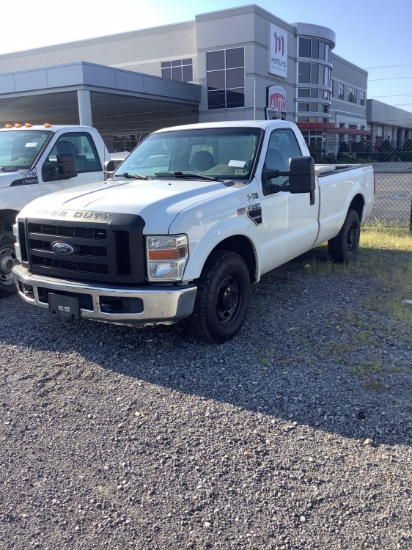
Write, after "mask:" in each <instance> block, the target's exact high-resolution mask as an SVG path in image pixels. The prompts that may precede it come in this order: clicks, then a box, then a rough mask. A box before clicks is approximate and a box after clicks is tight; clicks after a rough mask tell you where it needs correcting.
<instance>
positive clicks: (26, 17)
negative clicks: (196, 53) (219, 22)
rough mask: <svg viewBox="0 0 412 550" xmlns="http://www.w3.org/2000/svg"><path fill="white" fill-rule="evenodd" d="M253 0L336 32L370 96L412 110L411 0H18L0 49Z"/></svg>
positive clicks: (339, 48) (182, 17)
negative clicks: (365, 75)
mask: <svg viewBox="0 0 412 550" xmlns="http://www.w3.org/2000/svg"><path fill="white" fill-rule="evenodd" d="M249 4H256V5H257V6H259V7H261V8H263V9H265V10H267V11H268V12H270V13H272V14H274V15H276V16H277V17H279V18H280V19H282V20H283V21H285V22H287V23H297V22H301V23H313V24H316V25H322V26H324V27H328V28H329V29H331V30H333V31H334V32H335V33H336V46H335V49H334V50H333V51H334V53H336V54H337V55H339V56H340V57H343V58H344V59H346V60H347V61H350V62H351V63H353V64H355V65H357V66H358V67H361V68H362V69H365V70H367V71H368V73H369V81H368V92H367V97H368V99H377V100H378V101H382V102H383V103H387V104H389V105H394V106H396V107H399V108H400V109H404V110H406V111H410V112H411V113H412V1H411V0H390V1H388V0H255V1H253V0H246V1H242V0H155V1H151V2H150V1H148V0H116V1H115V2H110V3H107V2H101V0H70V2H69V3H68V4H67V5H66V6H65V7H59V4H58V3H56V0H37V1H36V2H34V1H32V0H19V1H18V2H7V7H5V8H3V17H2V30H1V33H0V55H1V54H5V53H10V52H16V51H23V50H29V49H33V48H38V47H42V46H51V45H54V44H61V43H65V42H72V41H76V40H84V39H87V38H94V37H97V36H106V35H110V34H117V33H121V32H127V31H132V30H137V29H145V28H150V27H156V26H160V25H167V24H171V23H179V22H182V21H192V20H194V19H195V16H196V14H201V13H207V12H212V11H219V10H222V9H227V8H234V7H239V6H244V5H249Z"/></svg>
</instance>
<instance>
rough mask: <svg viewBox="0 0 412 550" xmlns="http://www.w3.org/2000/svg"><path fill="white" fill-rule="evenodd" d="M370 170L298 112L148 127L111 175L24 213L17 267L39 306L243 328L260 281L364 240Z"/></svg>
mask: <svg viewBox="0 0 412 550" xmlns="http://www.w3.org/2000/svg"><path fill="white" fill-rule="evenodd" d="M373 201H374V174H373V170H372V167H371V166H369V165H364V166H356V167H354V166H343V167H338V166H336V167H335V166H328V167H325V166H321V167H319V168H318V174H317V175H316V174H315V167H314V163H313V158H312V157H310V156H309V153H308V149H307V146H306V144H305V141H304V139H303V137H302V135H301V133H300V131H299V129H298V128H297V126H296V125H295V124H294V123H290V122H286V121H241V122H222V123H217V122H216V123H207V124H195V125H187V126H177V127H174V128H166V129H163V130H159V131H156V132H154V133H153V134H151V135H150V136H149V137H148V138H146V139H145V140H144V141H143V142H142V143H141V144H139V145H138V146H137V147H136V148H135V149H134V151H133V152H132V153H131V154H130V155H129V156H128V157H127V158H126V159H125V161H124V162H123V163H122V164H121V165H120V167H119V168H118V169H117V171H116V172H114V174H113V175H112V177H111V178H109V179H108V180H107V181H105V182H101V183H100V184H96V183H94V184H93V185H89V186H85V187H82V188H81V189H75V190H68V191H62V192H58V193H54V194H52V195H49V196H48V197H45V198H43V199H41V200H35V201H34V202H32V203H31V204H30V205H28V206H27V207H26V208H24V209H23V210H22V212H21V213H20V214H19V216H18V218H17V223H16V225H15V226H14V230H15V235H16V237H17V239H18V244H17V247H16V250H17V255H18V259H19V261H20V263H19V264H17V265H16V266H15V267H14V269H13V273H14V276H15V278H16V284H17V287H18V291H19V293H20V295H21V296H22V298H23V299H24V300H25V301H26V302H27V303H29V304H33V305H37V306H40V307H42V308H44V309H47V310H49V311H50V312H51V313H53V314H57V315H62V316H68V317H72V318H84V319H93V320H96V321H105V322H112V323H117V324H128V325H139V326H144V325H153V324H170V323H174V322H176V321H179V320H181V319H185V318H189V322H188V327H189V328H190V330H191V331H192V333H193V334H194V335H195V336H196V337H197V338H199V339H201V340H204V341H207V342H216V343H220V342H224V341H226V340H228V339H230V338H232V337H233V336H234V335H235V334H236V333H237V332H238V331H239V329H240V328H241V327H242V324H243V322H244V320H245V317H246V314H247V309H248V304H249V300H250V288H251V285H252V284H254V283H257V282H258V281H259V279H260V278H261V276H262V275H263V274H264V273H266V272H268V271H270V270H272V269H274V268H276V267H278V266H279V265H281V264H284V263H285V262H288V261H289V260H291V259H292V258H295V257H297V256H299V255H300V254H302V253H304V252H306V251H308V250H309V249H311V248H312V247H314V246H317V245H320V244H321V243H324V242H326V241H328V242H329V253H330V257H331V259H332V260H333V261H336V262H347V261H348V260H350V259H352V258H355V256H356V254H357V250H358V244H359V235H360V224H361V222H362V221H363V220H364V219H365V218H366V217H367V216H368V215H369V214H370V212H371V210H372V205H373Z"/></svg>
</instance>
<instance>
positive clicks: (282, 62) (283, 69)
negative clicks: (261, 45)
mask: <svg viewBox="0 0 412 550" xmlns="http://www.w3.org/2000/svg"><path fill="white" fill-rule="evenodd" d="M269 72H270V73H271V74H276V75H278V76H283V77H284V78H286V77H287V73H288V33H287V32H286V31H285V30H283V29H281V28H280V27H278V26H276V25H270V43H269Z"/></svg>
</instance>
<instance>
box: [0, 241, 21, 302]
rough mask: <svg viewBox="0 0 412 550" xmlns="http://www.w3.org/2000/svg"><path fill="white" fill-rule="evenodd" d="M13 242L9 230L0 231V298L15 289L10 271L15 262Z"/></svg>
mask: <svg viewBox="0 0 412 550" xmlns="http://www.w3.org/2000/svg"><path fill="white" fill-rule="evenodd" d="M15 242H16V239H15V238H14V236H13V233H12V232H11V231H0V298H5V297H6V296H11V295H12V294H15V293H16V291H17V289H16V284H15V282H14V277H13V274H12V272H11V270H12V268H13V266H14V264H15V263H16V252H15V250H14V243H15Z"/></svg>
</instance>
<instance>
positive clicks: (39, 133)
mask: <svg viewBox="0 0 412 550" xmlns="http://www.w3.org/2000/svg"><path fill="white" fill-rule="evenodd" d="M50 135H51V132H48V131H47V130H27V129H24V130H6V131H4V132H0V170H1V171H3V172H14V171H16V170H30V169H31V168H33V165H34V161H35V160H36V158H37V156H38V155H39V153H40V151H41V150H42V149H43V146H44V144H45V143H46V141H47V140H48V139H49V137H50Z"/></svg>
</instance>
